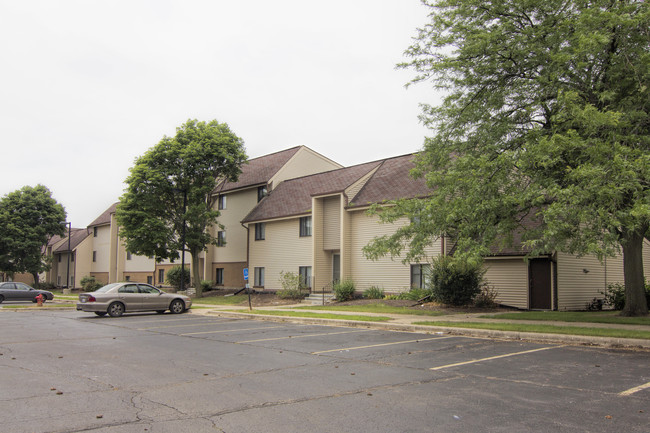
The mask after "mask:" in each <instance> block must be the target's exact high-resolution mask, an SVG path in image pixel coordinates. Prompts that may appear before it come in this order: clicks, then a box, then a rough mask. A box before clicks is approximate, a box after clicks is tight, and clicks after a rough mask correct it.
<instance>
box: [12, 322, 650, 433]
mask: <svg viewBox="0 0 650 433" xmlns="http://www.w3.org/2000/svg"><path fill="white" fill-rule="evenodd" d="M0 326H1V327H2V329H3V333H2V336H1V337H0V353H2V355H1V356H0V365H2V367H3V368H2V371H3V376H2V382H1V383H2V387H1V388H0V399H1V400H2V404H3V408H4V410H3V411H2V414H1V415H0V417H2V431H4V432H36V431H38V432H78V431H93V432H94V431H97V432H118V431H119V432H143V431H148V432H180V431H183V432H204V431H205V432H215V431H223V432H304V431H323V432H325V431H332V432H333V431H336V432H347V431H350V432H365V431H370V432H474V431H475V432H479V431H481V432H483V431H494V432H498V431H508V432H512V431H558V432H563V431H592V432H601V431H602V432H606V431H626V432H648V431H650V417H649V415H650V362H649V361H650V353H648V352H645V351H633V350H612V349H600V348H599V349H596V348H589V347H581V346H563V345H549V344H535V343H529V342H518V341H498V340H490V339H479V338H468V337H460V336H449V335H444V334H436V333H432V334H416V333H408V332H389V331H378V330H372V329H361V328H343V327H334V326H316V325H303V324H296V323H283V322H264V321H255V320H242V319H231V318H223V317H216V316H209V315H201V314H197V313H196V312H192V313H188V314H183V315H171V314H164V315H157V314H138V315H126V316H124V317H121V318H116V319H113V318H99V317H95V316H94V315H89V314H84V313H79V312H72V311H36V312H24V311H23V312H8V311H0Z"/></svg>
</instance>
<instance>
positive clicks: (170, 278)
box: [165, 266, 190, 290]
mask: <svg viewBox="0 0 650 433" xmlns="http://www.w3.org/2000/svg"><path fill="white" fill-rule="evenodd" d="M184 271H185V272H183V273H184V274H185V276H184V285H185V289H187V288H188V287H190V270H189V269H188V268H185V269H184ZM165 281H167V284H169V285H170V286H172V287H174V288H176V290H178V289H180V288H181V267H180V266H174V267H173V268H171V269H170V270H169V271H167V278H165Z"/></svg>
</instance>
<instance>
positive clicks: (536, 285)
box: [528, 259, 552, 310]
mask: <svg viewBox="0 0 650 433" xmlns="http://www.w3.org/2000/svg"><path fill="white" fill-rule="evenodd" d="M529 269H530V270H529V278H530V281H529V287H530V289H529V290H530V305H529V307H528V308H530V309H531V310H550V309H551V297H552V294H551V261H550V260H549V259H533V260H531V261H530V264H529Z"/></svg>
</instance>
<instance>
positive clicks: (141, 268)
mask: <svg viewBox="0 0 650 433" xmlns="http://www.w3.org/2000/svg"><path fill="white" fill-rule="evenodd" d="M124 260H125V263H124V275H126V274H128V273H133V272H143V273H148V275H152V274H153V271H154V269H155V267H156V261H155V260H154V259H150V258H149V257H145V256H136V255H135V254H132V255H131V260H128V259H127V257H126V255H125V257H124ZM185 260H187V257H185ZM145 282H146V281H145Z"/></svg>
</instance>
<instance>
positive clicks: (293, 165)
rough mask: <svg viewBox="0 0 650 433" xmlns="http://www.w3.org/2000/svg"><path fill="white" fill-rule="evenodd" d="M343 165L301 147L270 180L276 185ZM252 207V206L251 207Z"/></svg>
mask: <svg viewBox="0 0 650 433" xmlns="http://www.w3.org/2000/svg"><path fill="white" fill-rule="evenodd" d="M342 167H343V166H342V165H340V164H337V163H336V162H334V161H331V160H329V159H327V158H325V157H324V156H323V155H319V154H317V153H316V152H314V151H312V150H310V149H308V148H306V147H301V148H300V150H298V152H296V154H295V155H293V157H292V158H291V159H290V160H289V161H287V163H286V164H285V165H284V167H282V168H281V169H280V170H278V172H277V173H276V174H275V175H274V176H273V177H272V178H271V179H270V180H269V183H270V184H271V185H272V186H273V187H276V186H277V185H278V184H279V183H280V182H282V181H285V180H287V179H293V178H296V177H302V176H307V175H310V174H314V173H322V172H324V171H330V170H335V169H337V168H342ZM251 209H252V208H251Z"/></svg>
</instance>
